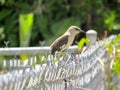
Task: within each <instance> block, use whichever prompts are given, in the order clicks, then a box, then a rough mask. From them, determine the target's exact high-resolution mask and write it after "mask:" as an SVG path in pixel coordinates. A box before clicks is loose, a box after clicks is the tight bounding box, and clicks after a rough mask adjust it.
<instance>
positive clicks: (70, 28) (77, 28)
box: [67, 26, 85, 35]
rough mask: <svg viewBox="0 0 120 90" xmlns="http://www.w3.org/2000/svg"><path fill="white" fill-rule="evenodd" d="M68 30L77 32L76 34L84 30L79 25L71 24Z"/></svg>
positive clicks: (72, 32)
mask: <svg viewBox="0 0 120 90" xmlns="http://www.w3.org/2000/svg"><path fill="white" fill-rule="evenodd" d="M67 31H68V32H70V33H71V34H75V35H76V34H78V33H80V32H84V31H83V30H82V29H80V28H79V27H78V26H70V27H69V28H68V30H67ZM84 33H85V32H84Z"/></svg>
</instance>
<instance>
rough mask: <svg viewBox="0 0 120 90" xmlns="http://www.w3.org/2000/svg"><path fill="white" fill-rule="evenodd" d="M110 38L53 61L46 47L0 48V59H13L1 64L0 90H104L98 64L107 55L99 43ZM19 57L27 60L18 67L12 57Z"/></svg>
mask: <svg viewBox="0 0 120 90" xmlns="http://www.w3.org/2000/svg"><path fill="white" fill-rule="evenodd" d="M114 38H115V36H110V37H109V38H107V39H105V40H104V41H98V42H96V43H95V44H94V45H92V46H89V48H87V50H85V51H84V52H81V53H79V51H78V50H77V46H71V47H70V48H69V49H68V50H66V51H65V53H63V55H62V56H60V55H59V54H56V55H55V56H54V57H53V56H52V55H49V53H50V48H49V47H29V48H28V47H26V48H1V49H0V55H1V56H11V55H13V56H15V58H12V59H9V60H6V59H5V60H3V70H2V72H3V74H1V75H0V90H105V87H106V83H105V82H104V77H103V69H102V63H101V61H102V62H107V57H108V55H107V53H106V52H107V48H106V47H104V46H103V42H105V41H106V42H107V41H110V40H112V39H114ZM23 54H25V55H29V58H28V59H27V60H25V61H24V63H21V61H20V58H18V57H16V56H18V55H23ZM8 63H9V64H8ZM7 67H8V68H9V69H10V71H9V72H6V70H7Z"/></svg>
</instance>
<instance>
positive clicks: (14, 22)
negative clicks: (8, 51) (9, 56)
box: [0, 0, 120, 47]
mask: <svg viewBox="0 0 120 90" xmlns="http://www.w3.org/2000/svg"><path fill="white" fill-rule="evenodd" d="M119 6H120V3H119V2H118V1H116V0H115V1H113V3H111V2H108V1H105V0H93V1H92V2H91V0H81V1H80V0H67V1H66V0H17V1H16V0H1V1H0V27H2V28H3V29H4V30H3V32H2V35H4V37H2V38H0V47H2V46H5V45H4V43H3V41H9V42H10V44H9V46H12V47H14V46H20V43H19V37H18V36H19V15H20V14H25V13H33V14H34V23H33V28H32V34H31V38H30V46H35V45H39V43H38V42H39V41H45V45H50V44H51V42H53V41H54V40H55V39H56V38H57V37H58V36H60V35H61V34H63V33H64V32H65V31H66V29H67V28H68V27H69V26H70V25H77V26H80V27H81V25H83V26H84V27H85V28H82V29H90V28H93V29H95V30H97V31H101V30H105V29H106V30H119V29H120V23H119V22H120V17H119V14H120V7H119ZM84 24H85V25H84Z"/></svg>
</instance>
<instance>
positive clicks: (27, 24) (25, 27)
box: [19, 13, 33, 60]
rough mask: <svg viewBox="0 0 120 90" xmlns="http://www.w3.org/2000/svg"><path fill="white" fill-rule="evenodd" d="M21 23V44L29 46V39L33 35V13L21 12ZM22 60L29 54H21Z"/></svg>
mask: <svg viewBox="0 0 120 90" xmlns="http://www.w3.org/2000/svg"><path fill="white" fill-rule="evenodd" d="M19 24H20V26H19V27H20V33H19V34H20V35H19V36H20V46H21V47H28V46H29V41H30V37H31V29H32V25H33V14H32V13H30V14H21V15H20V17H19ZM20 57H21V60H25V59H27V58H28V56H27V55H21V56H20Z"/></svg>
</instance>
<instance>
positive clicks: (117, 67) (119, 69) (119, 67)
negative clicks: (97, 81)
mask: <svg viewBox="0 0 120 90" xmlns="http://www.w3.org/2000/svg"><path fill="white" fill-rule="evenodd" d="M113 72H114V73H116V74H119V75H120V59H117V60H115V63H114V67H113Z"/></svg>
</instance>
